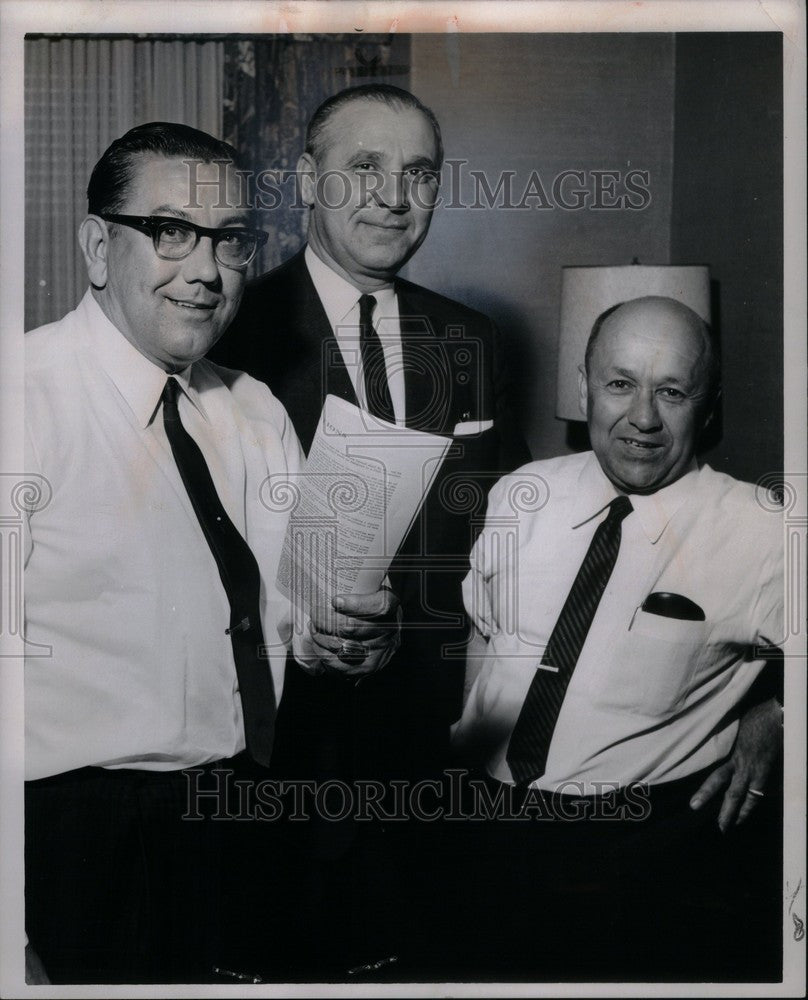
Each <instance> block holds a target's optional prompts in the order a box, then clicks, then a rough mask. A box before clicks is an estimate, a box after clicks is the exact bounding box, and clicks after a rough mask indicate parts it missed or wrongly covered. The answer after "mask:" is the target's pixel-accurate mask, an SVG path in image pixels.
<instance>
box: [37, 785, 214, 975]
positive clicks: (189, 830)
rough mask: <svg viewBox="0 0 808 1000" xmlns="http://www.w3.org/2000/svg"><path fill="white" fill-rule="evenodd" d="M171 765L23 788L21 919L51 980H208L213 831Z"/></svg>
mask: <svg viewBox="0 0 808 1000" xmlns="http://www.w3.org/2000/svg"><path fill="white" fill-rule="evenodd" d="M187 790H188V785H187V781H186V779H185V777H184V775H183V773H182V772H148V771H136V770H115V771H112V770H105V769H103V768H89V767H88V768H82V769H80V770H77V771H72V772H69V773H66V774H62V775H58V776H55V777H52V778H45V779H42V780H40V781H33V782H29V783H28V784H27V785H26V789H25V869H26V887H25V896H26V927H27V932H28V936H29V939H30V942H31V944H32V946H33V947H34V949H35V950H36V951H37V952H38V953H39V956H40V958H41V959H42V961H43V964H44V966H45V969H46V971H47V973H48V975H49V977H50V979H51V981H52V982H55V983H143V982H161V983H171V982H204V981H211V980H213V979H214V977H213V976H212V974H211V967H212V965H213V963H214V961H215V959H216V949H217V936H218V935H217V918H218V913H219V910H220V901H221V899H220V889H221V886H220V877H219V873H220V860H221V858H220V852H219V849H218V844H217V840H218V830H219V828H218V827H217V825H216V824H215V823H212V822H210V821H209V820H201V821H191V820H188V819H183V814H184V813H185V812H186V809H187Z"/></svg>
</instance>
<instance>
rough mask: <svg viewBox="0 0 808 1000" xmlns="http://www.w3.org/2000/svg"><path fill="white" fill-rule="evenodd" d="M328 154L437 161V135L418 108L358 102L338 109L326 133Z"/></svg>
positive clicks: (326, 125) (324, 130) (324, 140)
mask: <svg viewBox="0 0 808 1000" xmlns="http://www.w3.org/2000/svg"><path fill="white" fill-rule="evenodd" d="M322 142H323V144H324V145H325V152H326V154H328V153H329V152H332V151H334V152H340V153H348V152H353V151H355V150H362V149H364V150H367V151H369V152H378V153H387V154H390V155H392V154H393V153H394V152H396V151H399V150H401V151H402V152H403V153H404V154H406V155H410V156H416V155H417V156H422V157H426V158H428V159H432V160H434V159H435V158H436V157H437V152H438V151H437V145H436V142H435V133H434V132H433V130H432V125H431V124H430V121H429V119H428V118H427V117H426V115H425V114H424V113H423V112H422V111H419V110H418V109H417V108H408V107H402V108H394V107H391V106H390V105H388V104H384V103H382V102H381V101H372V100H357V101H351V102H350V103H349V104H345V105H343V106H342V107H341V108H338V109H337V111H335V112H334V113H333V114H332V115H331V117H330V118H329V119H328V120H327V122H326V124H325V126H324V128H323V131H322Z"/></svg>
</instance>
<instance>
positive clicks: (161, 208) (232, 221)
mask: <svg viewBox="0 0 808 1000" xmlns="http://www.w3.org/2000/svg"><path fill="white" fill-rule="evenodd" d="M166 213H168V214H169V215H171V216H174V217H176V218H178V219H184V220H185V221H186V222H193V221H194V220H193V219H192V218H191V216H190V215H189V214H188V212H186V211H185V210H184V209H182V208H175V207H174V206H173V205H158V206H157V208H155V209H154V211H153V212H150V213H149V214H150V215H165V214H166ZM248 223H249V218H245V217H244V215H228V216H227V218H225V219H224V220H223V221H222V224H221V225H220V226H214V227H213V228H215V229H226V228H228V227H231V226H243V227H244V228H249V227H248Z"/></svg>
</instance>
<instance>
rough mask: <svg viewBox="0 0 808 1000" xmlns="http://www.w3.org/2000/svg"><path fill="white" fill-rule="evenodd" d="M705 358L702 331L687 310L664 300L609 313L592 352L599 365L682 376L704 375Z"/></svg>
mask: <svg viewBox="0 0 808 1000" xmlns="http://www.w3.org/2000/svg"><path fill="white" fill-rule="evenodd" d="M706 362H707V357H706V345H705V342H704V335H703V333H702V331H701V330H700V329H699V327H698V326H697V324H696V323H695V322H694V321H693V319H692V318H691V317H690V316H689V315H688V314H686V313H684V312H682V311H680V310H679V309H677V308H676V307H675V306H669V305H667V304H665V303H644V304H642V305H637V306H633V305H631V304H630V305H628V306H623V307H621V308H620V309H618V310H617V311H616V312H614V313H612V315H611V316H609V317H608V319H606V320H605V322H604V323H603V326H602V327H601V330H600V333H599V335H598V338H597V340H596V341H595V345H594V350H593V352H592V363H593V365H596V366H598V367H611V368H623V369H631V370H640V371H646V370H650V371H653V372H654V373H655V374H658V375H661V376H664V377H678V378H682V379H685V378H692V377H696V376H698V375H700V374H705V375H706Z"/></svg>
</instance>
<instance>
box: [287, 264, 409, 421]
mask: <svg viewBox="0 0 808 1000" xmlns="http://www.w3.org/2000/svg"><path fill="white" fill-rule="evenodd" d="M305 260H306V267H307V268H308V269H309V274H310V275H311V280H312V282H313V283H314V287H315V289H316V291H317V294H318V296H319V297H320V301H321V302H322V304H323V308H324V309H325V314H326V316H327V317H328V322H329V323H330V324H331V329H332V330H333V332H334V336H335V337H336V339H337V344H338V346H339V349H340V352H341V354H342V360H343V361H344V362H345V367H346V368H347V369H348V375H349V377H350V379H351V384H352V385H353V387H354V392H355V393H356V398H357V400H358V401H359V405H360V407H361V408H362V409H367V400H366V398H365V380H364V376H363V372H362V354H361V350H360V344H359V332H360V331H359V299H360V298H361V296H362V292H360V291H359V289H357V288H354V286H353V285H352V284H351V283H350V282H348V281H346V280H345V279H344V278H343V277H342V276H341V275H339V274H337V273H336V271H332V270H331V268H330V267H329V266H328V265H327V264H325V263H324V262H323V261H321V260H320V258H319V257H318V256H317V254H316V253H315V252H314V251H313V250H312V248H311V247H310V246H307V247H306V252H305ZM373 297H374V298H375V299H376V305H375V306H374V307H373V328H374V329H375V331H376V333H377V334H378V335H379V340H380V341H381V344H382V349H383V350H384V365H385V369H386V371H387V383H388V385H389V387H390V398H391V400H392V403H393V413H395V416H396V423H397V424H398V425H399V426H402V427H403V426H404V418H405V416H406V408H405V402H404V399H405V397H404V363H403V356H402V345H401V323H400V321H399V313H398V300H397V298H396V293H395V290H394V289H393V287H392V285H391V286H390V287H388V288H379V289H377V290H376V291H374V292H373Z"/></svg>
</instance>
